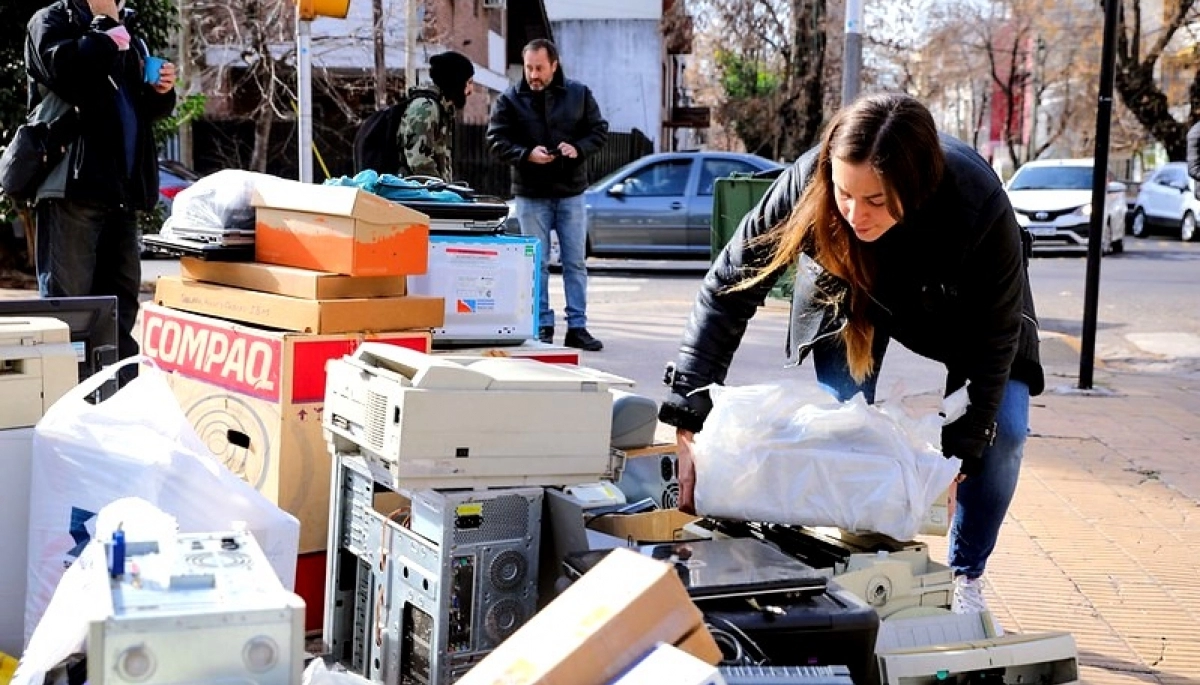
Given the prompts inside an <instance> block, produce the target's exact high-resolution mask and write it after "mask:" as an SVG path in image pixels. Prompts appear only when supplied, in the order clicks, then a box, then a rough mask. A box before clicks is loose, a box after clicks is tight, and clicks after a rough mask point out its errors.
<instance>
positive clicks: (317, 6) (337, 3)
mask: <svg viewBox="0 0 1200 685" xmlns="http://www.w3.org/2000/svg"><path fill="white" fill-rule="evenodd" d="M296 2H298V3H300V18H301V19H305V20H308V19H314V18H316V17H333V18H334V19H345V18H346V14H347V13H348V12H349V11H350V0H296Z"/></svg>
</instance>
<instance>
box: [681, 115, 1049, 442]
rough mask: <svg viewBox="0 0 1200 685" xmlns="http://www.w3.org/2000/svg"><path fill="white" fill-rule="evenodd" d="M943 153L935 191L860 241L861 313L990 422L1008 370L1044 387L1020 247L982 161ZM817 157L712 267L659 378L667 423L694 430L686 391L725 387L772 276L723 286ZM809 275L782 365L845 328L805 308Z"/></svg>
mask: <svg viewBox="0 0 1200 685" xmlns="http://www.w3.org/2000/svg"><path fill="white" fill-rule="evenodd" d="M942 148H943V150H944V151H945V153H946V171H945V175H944V177H943V180H942V182H941V184H940V185H939V186H938V188H937V190H936V192H935V193H934V195H933V196H932V197H931V198H930V199H929V200H927V201H926V202H925V204H924V205H923V206H922V207H919V208H918V209H917V210H915V211H913V212H911V213H910V216H907V217H905V219H904V221H903V222H901V223H899V224H897V225H896V226H894V227H892V228H891V229H890V230H889V231H888V232H887V233H885V234H884V235H883V237H881V238H880V239H879V240H877V241H876V242H874V243H871V244H870V245H869V246H868V248H869V249H871V250H872V251H873V252H874V256H875V260H876V264H877V268H876V275H875V285H874V287H873V289H872V292H871V300H872V304H871V306H870V308H869V312H868V316H869V317H870V320H871V322H872V323H873V324H874V326H875V329H876V332H877V335H878V334H883V335H887V336H890V337H891V338H893V339H895V340H896V341H898V342H900V343H901V344H903V345H904V346H905V347H907V348H908V349H910V350H912V351H913V352H916V353H917V354H920V355H922V356H924V357H927V358H929V359H933V360H935V361H939V362H942V363H943V364H945V365H946V368H947V391H950V390H954V389H957V388H959V387H962V385H963V382H964V381H970V385H969V387H968V394H969V395H970V401H971V406H972V408H973V409H974V410H975V411H977V412H979V415H980V416H981V417H982V418H983V419H984V420H985V421H987V422H991V421H994V420H995V415H996V412H997V410H998V409H999V406H1000V400H1001V398H1002V396H1003V392H1004V385H1005V383H1006V382H1007V381H1008V379H1009V377H1010V375H1011V377H1013V378H1015V379H1018V380H1021V381H1024V382H1025V383H1027V384H1028V385H1029V389H1030V392H1031V393H1032V394H1035V395H1036V394H1038V393H1040V392H1041V391H1042V390H1043V388H1044V384H1045V383H1044V378H1043V373H1042V367H1041V363H1040V360H1039V357H1038V331H1037V318H1036V315H1035V313H1034V307H1033V296H1032V292H1031V290H1030V287H1029V275H1028V271H1027V262H1028V253H1027V247H1026V242H1025V240H1024V237H1023V232H1022V231H1021V229H1020V228H1019V226H1018V225H1017V222H1016V218H1015V216H1014V215H1013V210H1012V206H1011V205H1010V204H1009V202H1008V197H1007V195H1006V194H1005V193H1004V189H1003V188H1002V186H1001V184H1000V180H999V179H998V178H997V177H996V174H995V173H994V172H993V171H992V169H991V168H990V167H989V166H988V165H987V163H986V162H985V161H984V160H983V158H981V157H980V156H979V155H978V154H977V153H976V152H975V151H974V150H972V149H971V148H970V147H968V146H967V145H965V144H963V143H962V142H960V141H958V140H955V139H953V138H950V137H948V136H943V137H942ZM815 161H816V151H815V150H813V151H809V152H808V153H806V154H805V155H804V156H803V157H801V158H800V159H799V160H798V161H797V162H796V163H795V164H793V165H792V166H791V167H790V168H789V169H787V170H786V171H785V172H784V173H783V174H782V175H781V176H780V177H779V178H778V179H776V181H775V182H774V184H772V186H771V188H770V189H769V190H768V191H767V194H766V196H765V197H764V198H763V199H762V201H761V202H759V203H758V205H757V206H756V207H755V208H754V209H753V210H752V211H751V212H750V213H749V214H748V215H746V217H745V218H744V219H743V220H742V222H741V224H740V225H739V226H738V230H737V233H736V235H735V236H734V237H733V239H731V240H730V241H729V243H728V244H727V245H726V247H725V249H724V250H722V251H721V254H720V255H719V256H718V257H717V259H716V261H715V262H714V263H713V266H712V269H710V270H709V272H708V275H707V276H706V277H705V279H704V285H703V286H702V288H701V290H700V293H699V295H698V296H697V299H696V304H695V306H694V308H693V310H692V315H691V318H690V320H689V321H688V324H687V326H686V329H685V331H684V335H683V342H682V344H681V346H680V352H679V358H678V360H677V361H676V362H675V370H674V373H669V374H668V378H667V381H668V384H669V385H670V386H671V393H670V396H669V397H668V398H667V400H666V402H664V404H663V405H662V408H661V410H660V413H659V418H660V419H661V420H662V421H663V422H664V423H667V424H670V425H674V426H677V427H680V428H684V429H687V430H692V431H698V430H700V428H702V427H703V424H704V419H705V417H706V416H707V415H708V411H709V409H711V406H712V405H711V401H710V400H709V398H708V393H707V392H698V393H692V391H693V390H695V389H697V388H703V387H705V386H707V385H709V384H711V383H723V382H724V381H725V375H726V372H727V371H728V369H729V364H730V361H731V360H732V359H733V354H734V352H735V351H736V350H737V347H738V345H739V343H740V342H741V338H742V335H743V334H744V333H745V330H746V324H747V322H748V321H749V319H750V317H751V316H753V314H754V312H755V310H756V309H757V308H758V307H759V306H761V305H762V304H763V302H764V300H765V298H766V295H767V293H768V291H769V290H770V288H771V286H772V284H773V283H774V282H775V280H776V276H774V275H772V276H771V277H768V278H766V279H764V280H763V281H761V283H760V284H758V285H756V286H755V287H753V288H749V289H746V290H739V291H732V292H731V291H728V287H729V286H731V285H733V284H735V283H737V282H738V281H739V280H740V278H741V276H742V275H743V274H745V273H747V271H746V269H747V267H749V268H750V269H751V270H753V269H755V268H756V267H759V266H761V265H763V264H766V263H767V261H768V258H769V256H770V255H769V254H768V251H767V248H765V247H763V246H758V245H754V244H748V241H750V240H752V239H753V238H754V237H756V236H758V235H761V234H762V233H764V232H766V231H767V230H769V229H770V228H771V227H773V226H774V225H776V224H777V223H779V222H780V221H782V220H783V219H784V218H786V217H787V215H788V214H789V213H790V212H791V209H792V207H793V206H794V205H795V204H796V202H797V201H798V200H799V198H800V196H801V193H802V192H803V189H804V186H805V183H806V180H807V179H808V177H809V175H810V173H811V170H812V167H813V165H814V164H815ZM804 261H806V262H807V264H808V265H809V266H810V267H811V266H813V265H815V262H812V260H804ZM818 269H819V267H818ZM752 272H753V271H752ZM812 275H813V274H812V273H811V270H810V269H809V268H801V269H799V270H798V275H797V289H796V294H795V296H794V297H793V301H792V317H791V326H790V327H789V340H788V343H787V353H788V357H789V358H793V359H800V358H802V357H803V356H804V353H805V352H806V351H807V348H808V345H810V344H811V343H812V341H813V340H814V339H815V338H821V337H824V336H827V335H832V334H834V332H835V331H837V330H838V328H839V327H840V325H841V323H843V320H842V314H841V313H840V312H839V311H837V308H836V307H833V306H820V305H814V304H813V301H812V300H811V297H810V296H811V295H812V293H813V289H812V287H806V286H812V285H813V283H812V278H811V277H812ZM819 284H820V285H821V286H823V287H824V290H825V293H826V295H828V294H829V292H830V290H833V291H835V292H836V291H837V290H838V289H839V288H840V289H843V290H844V289H845V288H847V285H846V284H845V283H844V282H841V281H839V280H838V279H836V278H834V277H832V276H830V275H828V274H826V275H825V276H823V277H821V278H820V280H819ZM832 299H834V300H836V299H837V298H836V297H835V298H832ZM814 312H815V313H816V316H815V317H814V316H813V315H814Z"/></svg>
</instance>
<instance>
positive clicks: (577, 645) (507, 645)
mask: <svg viewBox="0 0 1200 685" xmlns="http://www.w3.org/2000/svg"><path fill="white" fill-rule="evenodd" d="M659 642H665V643H668V644H672V645H675V646H677V647H679V648H680V649H683V650H685V651H687V652H689V653H690V654H692V655H693V656H696V657H698V658H700V659H701V660H703V661H705V662H706V663H709V664H716V663H717V662H718V661H719V660H720V658H721V652H720V649H719V648H718V647H717V645H716V642H714V641H713V638H712V636H711V635H710V634H709V633H708V630H707V629H706V628H705V627H704V622H703V616H702V615H701V613H700V610H699V609H697V608H696V605H695V604H693V603H692V601H691V599H690V598H689V597H688V594H687V590H686V589H685V588H684V586H683V583H682V582H681V581H680V580H679V575H678V574H677V573H676V571H675V569H674V567H672V566H671V565H670V564H665V563H663V562H661V561H657V560H654V559H651V558H649V557H646V556H642V555H640V554H638V553H636V552H632V551H630V550H626V549H617V550H615V551H613V552H612V553H611V554H609V555H608V556H607V557H606V558H605V559H604V560H603V561H602V562H600V563H599V564H597V565H596V567H595V568H593V569H592V570H591V571H589V572H587V573H585V574H584V575H583V577H581V578H580V579H579V580H577V581H575V583H574V584H572V585H571V586H570V587H569V588H567V590H566V591H565V592H563V593H562V594H561V595H559V596H558V597H557V598H556V599H555V600H554V601H553V602H550V604H548V605H546V607H545V608H544V609H542V610H541V611H540V612H538V613H537V614H535V615H534V617H533V618H532V619H530V620H529V622H528V623H526V624H525V625H524V626H522V627H521V629H520V630H518V631H517V632H515V633H513V634H512V636H510V637H509V638H508V639H507V640H505V641H504V642H503V643H501V645H500V646H499V647H497V648H496V650H495V651H493V652H492V653H491V654H489V655H488V656H486V657H484V659H483V661H481V662H480V663H479V665H477V666H476V667H475V668H473V669H471V671H469V672H468V673H467V675H466V676H464V677H463V678H462V679H461V680H459V681H458V683H459V685H493V684H494V683H505V684H506V685H532V684H534V683H536V684H537V685H606V684H607V683H610V682H611V681H612V680H613V679H614V678H616V677H617V676H618V675H620V674H621V673H622V672H624V671H625V670H626V669H627V668H629V667H630V666H631V665H633V664H634V663H635V662H637V661H638V660H639V659H641V658H642V657H643V656H644V655H645V654H647V653H648V652H649V651H650V650H651V649H653V648H654V646H655V645H656V644H657V643H659Z"/></svg>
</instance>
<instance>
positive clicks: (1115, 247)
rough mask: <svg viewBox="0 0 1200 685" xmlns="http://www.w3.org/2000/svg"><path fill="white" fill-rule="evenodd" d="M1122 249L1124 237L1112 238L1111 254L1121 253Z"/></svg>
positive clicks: (1123, 247)
mask: <svg viewBox="0 0 1200 685" xmlns="http://www.w3.org/2000/svg"><path fill="white" fill-rule="evenodd" d="M1124 251H1125V239H1124V238H1121V239H1120V240H1114V241H1113V243H1112V253H1113V254H1121V253H1122V252H1124Z"/></svg>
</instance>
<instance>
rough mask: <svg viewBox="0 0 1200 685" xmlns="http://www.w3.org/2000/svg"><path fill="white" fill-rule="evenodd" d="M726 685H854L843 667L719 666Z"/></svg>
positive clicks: (846, 669) (848, 672) (847, 669)
mask: <svg viewBox="0 0 1200 685" xmlns="http://www.w3.org/2000/svg"><path fill="white" fill-rule="evenodd" d="M718 670H720V671H721V676H722V677H724V678H725V682H726V683H728V685H854V681H853V680H852V679H851V678H850V669H849V668H846V667H845V666H719V667H718Z"/></svg>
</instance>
